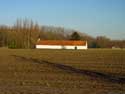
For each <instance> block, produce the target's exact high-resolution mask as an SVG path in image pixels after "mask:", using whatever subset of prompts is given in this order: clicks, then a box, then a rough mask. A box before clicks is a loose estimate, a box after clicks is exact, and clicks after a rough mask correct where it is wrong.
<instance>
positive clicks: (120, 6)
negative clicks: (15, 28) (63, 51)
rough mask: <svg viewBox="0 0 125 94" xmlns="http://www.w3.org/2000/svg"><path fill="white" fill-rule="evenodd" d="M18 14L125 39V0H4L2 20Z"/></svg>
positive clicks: (42, 22) (10, 21)
mask: <svg viewBox="0 0 125 94" xmlns="http://www.w3.org/2000/svg"><path fill="white" fill-rule="evenodd" d="M17 18H22V19H23V18H28V19H32V20H33V21H34V22H38V23H39V24H40V25H52V26H61V27H65V28H70V29H76V30H79V31H81V32H84V33H87V34H89V35H91V36H94V37H95V36H98V35H102V36H107V37H109V38H112V39H125V0H0V24H6V25H13V24H14V23H15V22H16V19H17Z"/></svg>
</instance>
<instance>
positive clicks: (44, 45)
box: [36, 40, 88, 49]
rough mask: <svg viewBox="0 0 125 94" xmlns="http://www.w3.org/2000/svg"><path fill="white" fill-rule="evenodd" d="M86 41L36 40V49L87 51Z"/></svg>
mask: <svg viewBox="0 0 125 94" xmlns="http://www.w3.org/2000/svg"><path fill="white" fill-rule="evenodd" d="M87 48H88V45H87V41H71V40H38V41H37V43H36V49H87Z"/></svg>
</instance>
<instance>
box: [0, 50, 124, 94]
mask: <svg viewBox="0 0 125 94" xmlns="http://www.w3.org/2000/svg"><path fill="white" fill-rule="evenodd" d="M18 51H19V50H18ZM18 51H17V53H15V52H16V51H15V50H14V51H12V50H0V94H125V88H124V87H125V79H124V75H123V76H122V77H121V76H111V75H109V74H104V73H103V72H97V71H96V72H94V71H92V70H87V69H79V68H78V67H74V66H70V65H67V64H63V63H58V64H57V63H53V62H49V61H47V59H46V60H45V59H44V60H42V59H39V60H38V59H37V58H35V57H34V58H35V59H34V58H33V56H32V55H33V54H31V53H30V55H31V56H32V58H31V56H30V57H27V53H28V52H27V53H26V51H27V50H25V52H23V54H22V52H21V51H19V52H18ZM41 53H42V52H41ZM44 54H46V53H45V52H44ZM28 55H29V53H28ZM56 58H57V57H55V59H56ZM69 61H70V60H69Z"/></svg>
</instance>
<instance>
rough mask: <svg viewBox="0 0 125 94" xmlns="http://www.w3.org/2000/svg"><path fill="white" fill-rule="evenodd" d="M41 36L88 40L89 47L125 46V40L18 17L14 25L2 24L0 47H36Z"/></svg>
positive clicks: (55, 38)
mask: <svg viewBox="0 0 125 94" xmlns="http://www.w3.org/2000/svg"><path fill="white" fill-rule="evenodd" d="M39 38H40V39H41V40H86V41H88V47H89V48H112V47H116V48H125V40H111V39H109V38H107V37H105V36H98V37H96V38H94V37H92V36H89V35H87V34H85V33H81V32H79V31H77V30H71V29H65V28H62V27H53V26H40V25H38V24H37V23H34V22H33V21H32V20H27V19H24V20H21V19H18V20H17V21H16V23H15V24H14V25H13V26H5V25H1V26H0V47H8V48H24V49H29V48H35V44H36V42H37V40H38V39H39Z"/></svg>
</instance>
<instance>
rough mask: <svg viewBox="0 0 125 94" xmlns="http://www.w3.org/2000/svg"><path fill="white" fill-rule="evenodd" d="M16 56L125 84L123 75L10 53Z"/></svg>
mask: <svg viewBox="0 0 125 94" xmlns="http://www.w3.org/2000/svg"><path fill="white" fill-rule="evenodd" d="M12 56H14V57H16V58H20V59H22V60H27V61H31V62H34V63H39V64H43V63H45V64H48V65H51V66H52V67H55V68H59V69H61V70H64V71H66V72H70V73H77V74H80V75H83V76H84V75H87V76H89V77H91V78H93V79H95V80H98V79H100V80H103V81H109V82H113V83H119V84H125V78H124V77H123V78H122V77H118V76H112V75H110V74H104V73H100V72H95V71H91V70H84V69H77V68H73V67H71V66H67V65H63V64H57V63H53V62H49V61H45V60H38V59H33V58H26V57H22V56H16V55H12Z"/></svg>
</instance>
